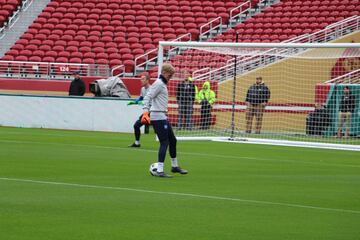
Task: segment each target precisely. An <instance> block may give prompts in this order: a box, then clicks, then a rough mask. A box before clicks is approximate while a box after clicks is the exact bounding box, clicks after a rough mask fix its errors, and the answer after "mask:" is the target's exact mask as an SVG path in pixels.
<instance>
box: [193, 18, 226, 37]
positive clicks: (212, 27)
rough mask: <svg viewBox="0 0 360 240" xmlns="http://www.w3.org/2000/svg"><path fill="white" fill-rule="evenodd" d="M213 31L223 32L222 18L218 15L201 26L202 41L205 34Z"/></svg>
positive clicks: (200, 35)
mask: <svg viewBox="0 0 360 240" xmlns="http://www.w3.org/2000/svg"><path fill="white" fill-rule="evenodd" d="M212 31H217V33H220V34H221V33H222V18H221V17H217V18H214V19H213V20H211V21H210V22H208V23H205V24H203V25H201V26H200V33H199V40H200V41H201V39H202V37H203V36H206V35H208V34H210V33H211V32H212Z"/></svg>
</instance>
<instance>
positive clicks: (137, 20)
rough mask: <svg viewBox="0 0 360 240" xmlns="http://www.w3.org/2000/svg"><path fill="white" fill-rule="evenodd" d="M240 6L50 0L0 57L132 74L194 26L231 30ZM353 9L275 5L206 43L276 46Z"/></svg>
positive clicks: (208, 62) (195, 32)
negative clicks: (121, 67) (162, 44)
mask: <svg viewBox="0 0 360 240" xmlns="http://www.w3.org/2000/svg"><path fill="white" fill-rule="evenodd" d="M13 1H15V0H13ZM263 1H264V0H263ZM244 2H245V1H244V0H235V1H232V0H226V1H217V0H212V1H186V0H180V1H179V0H169V1H165V0H159V1H155V0H149V1H146V2H144V0H124V1H121V2H119V1H115V0H88V1H85V0H78V1H72V0H67V1H60V0H53V1H51V2H50V3H49V4H48V5H47V7H46V8H45V9H44V10H43V12H42V13H41V14H40V15H39V17H38V18H37V19H36V20H35V21H34V22H33V23H32V24H31V25H30V26H29V28H28V30H27V31H26V33H24V34H23V35H22V36H21V38H20V39H19V40H18V41H17V42H16V43H15V44H14V45H13V46H12V47H11V49H10V50H9V51H8V52H7V53H6V54H5V56H4V57H2V60H7V61H13V60H14V61H33V62H57V63H76V64H80V63H84V64H103V65H109V66H110V67H115V66H119V65H124V69H125V72H127V73H130V74H131V73H133V71H134V68H135V61H134V60H135V59H136V58H138V57H139V56H141V57H143V59H142V61H146V60H148V59H151V58H152V57H155V56H156V55H157V49H156V47H157V44H158V42H159V41H160V40H174V39H176V38H179V37H180V38H181V39H180V40H181V41H187V40H190V39H192V40H199V33H200V31H199V29H200V28H201V26H203V25H204V24H206V23H209V21H213V20H215V19H217V18H221V21H222V24H224V25H226V24H229V26H232V25H231V23H230V20H231V19H229V18H230V17H231V14H232V13H231V12H232V10H233V9H234V8H236V7H237V6H239V5H241V4H243V3H244ZM258 2H259V1H252V2H251V5H252V6H256V4H257V3H258ZM260 2H261V1H260ZM359 11H360V4H359V0H352V1H349V0H343V1H340V0H333V1H328V0H325V1H319V0H316V1H310V0H308V1H299V0H282V1H281V2H278V3H276V4H273V5H272V6H270V7H267V8H265V9H264V10H262V11H261V12H260V13H257V12H256V14H255V16H253V17H251V18H249V19H248V20H246V21H244V22H243V23H241V24H238V25H235V26H233V27H232V28H230V29H229V30H227V31H226V32H224V33H223V34H215V36H213V38H211V39H209V40H208V41H217V42H234V41H236V33H239V41H241V42H281V41H284V40H288V39H291V38H294V37H297V36H300V35H302V34H308V33H313V32H316V31H319V30H321V29H323V28H325V27H326V26H328V25H330V24H332V23H335V22H337V21H340V20H342V19H344V18H347V17H350V16H353V15H359ZM145 53H147V54H148V55H147V56H144V54H145ZM149 56H151V57H149ZM140 60H141V59H140ZM228 60H229V57H228V56H224V57H221V56H217V57H216V58H213V57H210V56H201V55H199V54H198V53H197V52H196V51H189V52H185V53H183V54H181V55H177V56H175V57H173V58H172V60H171V61H172V62H173V63H174V65H175V66H178V65H179V64H181V65H182V66H184V65H188V70H189V71H190V72H194V71H197V70H199V69H203V68H204V67H205V66H206V67H207V68H210V69H213V68H218V67H221V66H224V64H226V62H227V61H228ZM140 62H141V61H140ZM149 66H152V65H151V64H149ZM150 72H151V76H152V77H155V76H156V75H157V69H156V68H152V69H150Z"/></svg>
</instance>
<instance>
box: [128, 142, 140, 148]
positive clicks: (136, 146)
mask: <svg viewBox="0 0 360 240" xmlns="http://www.w3.org/2000/svg"><path fill="white" fill-rule="evenodd" d="M128 147H132V148H139V147H140V144H136V143H133V144H131V145H129V146H128Z"/></svg>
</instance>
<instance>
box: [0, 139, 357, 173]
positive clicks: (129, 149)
mask: <svg viewBox="0 0 360 240" xmlns="http://www.w3.org/2000/svg"><path fill="white" fill-rule="evenodd" d="M0 142H4V143H18V144H45V145H55V146H73V147H91V148H100V149H114V150H126V151H143V152H152V153H157V152H158V150H150V149H141V148H140V149H133V148H129V147H109V146H100V145H89V144H67V143H52V142H31V141H16V140H0ZM178 153H179V154H186V155H191V156H201V157H213V158H225V159H226V158H232V159H247V160H254V161H264V162H284V163H302V164H310V165H320V166H331V167H351V168H360V165H352V164H337V163H325V162H309V161H300V160H290V159H271V158H255V157H245V156H243V157H242V156H229V155H216V154H207V153H194V152H178Z"/></svg>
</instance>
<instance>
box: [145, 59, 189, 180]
mask: <svg viewBox="0 0 360 240" xmlns="http://www.w3.org/2000/svg"><path fill="white" fill-rule="evenodd" d="M174 73H175V68H174V67H173V66H172V65H171V64H169V63H165V64H163V66H162V68H161V75H160V76H159V78H158V79H157V80H156V81H155V82H154V84H153V85H151V87H150V90H149V92H148V93H147V94H146V96H145V98H144V107H143V109H144V114H143V115H142V118H141V123H142V124H150V123H151V124H152V126H153V128H154V130H155V132H156V134H157V137H158V138H159V141H160V148H159V153H158V169H157V173H156V174H155V176H157V177H172V176H171V175H168V174H166V173H164V161H165V156H166V151H167V148H168V147H169V153H170V157H171V166H172V168H171V172H173V173H180V174H187V173H188V171H186V170H185V169H182V168H180V167H179V165H178V162H177V159H176V142H177V140H176V137H175V135H174V132H173V129H172V127H171V124H170V122H169V121H168V119H167V116H166V113H167V105H168V99H169V94H168V90H167V83H168V82H169V81H170V79H171V77H172V76H173V74H174ZM149 112H150V113H151V120H150V116H149Z"/></svg>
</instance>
